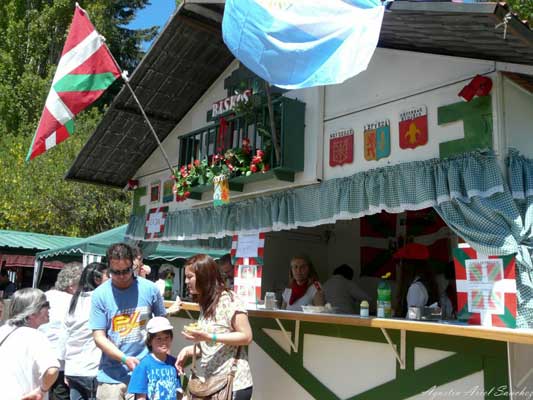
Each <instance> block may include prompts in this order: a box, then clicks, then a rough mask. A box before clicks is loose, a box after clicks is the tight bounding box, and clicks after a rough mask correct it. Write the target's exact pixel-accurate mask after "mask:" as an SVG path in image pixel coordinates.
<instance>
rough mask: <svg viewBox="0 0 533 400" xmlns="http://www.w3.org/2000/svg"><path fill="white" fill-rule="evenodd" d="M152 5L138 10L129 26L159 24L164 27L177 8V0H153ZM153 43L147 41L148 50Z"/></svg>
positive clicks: (141, 26)
mask: <svg viewBox="0 0 533 400" xmlns="http://www.w3.org/2000/svg"><path fill="white" fill-rule="evenodd" d="M151 3H152V4H151V5H149V6H147V7H146V8H144V9H143V10H140V11H138V12H137V17H136V18H135V19H134V20H133V21H132V22H131V23H130V24H129V25H128V27H129V28H133V29H138V28H149V27H151V26H154V25H158V26H159V28H160V29H162V28H163V27H164V26H165V24H166V22H167V20H168V19H169V18H170V16H171V15H172V13H173V12H174V10H175V8H176V1H175V0H152V1H151ZM150 44H151V43H145V44H144V45H143V48H144V49H145V50H147V49H148V48H149V47H150Z"/></svg>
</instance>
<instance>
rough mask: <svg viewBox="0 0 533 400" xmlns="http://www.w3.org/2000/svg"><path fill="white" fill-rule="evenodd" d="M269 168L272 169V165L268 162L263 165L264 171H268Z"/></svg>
mask: <svg viewBox="0 0 533 400" xmlns="http://www.w3.org/2000/svg"><path fill="white" fill-rule="evenodd" d="M269 169H270V167H269V166H268V164H265V165H263V170H262V172H267V171H268V170H269Z"/></svg>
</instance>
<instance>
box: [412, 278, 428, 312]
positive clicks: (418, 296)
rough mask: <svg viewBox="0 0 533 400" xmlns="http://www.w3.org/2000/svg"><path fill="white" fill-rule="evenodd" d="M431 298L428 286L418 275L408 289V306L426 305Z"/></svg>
mask: <svg viewBox="0 0 533 400" xmlns="http://www.w3.org/2000/svg"><path fill="white" fill-rule="evenodd" d="M428 300H429V295H428V291H427V289H426V286H425V285H424V284H423V283H422V282H420V277H418V276H417V277H416V278H415V280H414V281H413V283H411V286H409V290H408V291H407V307H424V306H425V305H426V304H427V302H428Z"/></svg>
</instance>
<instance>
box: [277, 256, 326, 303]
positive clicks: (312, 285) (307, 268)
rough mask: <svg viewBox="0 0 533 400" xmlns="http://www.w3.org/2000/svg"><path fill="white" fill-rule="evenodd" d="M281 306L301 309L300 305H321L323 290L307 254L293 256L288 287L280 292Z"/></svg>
mask: <svg viewBox="0 0 533 400" xmlns="http://www.w3.org/2000/svg"><path fill="white" fill-rule="evenodd" d="M282 298H283V304H282V306H281V308H284V309H287V310H292V311H302V306H308V305H313V306H323V305H324V303H325V301H324V291H323V290H322V287H321V286H320V283H319V282H318V274H317V273H316V270H315V267H313V263H312V262H311V260H310V259H309V257H307V256H303V255H302V256H295V257H293V258H292V259H291V265H290V269H289V287H288V288H287V289H285V291H284V292H283V294H282Z"/></svg>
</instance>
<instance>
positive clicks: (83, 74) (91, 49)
mask: <svg viewBox="0 0 533 400" xmlns="http://www.w3.org/2000/svg"><path fill="white" fill-rule="evenodd" d="M120 75H121V72H120V68H119V67H118V65H117V63H116V62H115V60H114V59H113V56H112V55H111V53H110V51H109V49H108V48H107V46H106V45H105V42H104V38H103V37H101V36H100V35H99V34H98V32H97V31H96V30H95V29H94V26H93V25H92V23H91V21H90V20H89V17H88V16H87V13H86V12H85V10H83V9H82V8H81V7H80V6H79V5H78V4H76V9H75V11H74V18H73V19H72V23H71V26H70V31H69V33H68V36H67V40H66V42H65V45H64V47H63V52H62V53H61V59H60V60H59V64H58V66H57V70H56V73H55V75H54V79H53V81H52V87H51V88H50V92H49V93H48V97H47V98H46V104H45V106H44V110H43V113H42V115H41V119H40V121H39V125H38V127H37V130H36V132H35V136H34V137H33V141H32V144H31V147H30V150H29V151H28V155H27V157H26V161H28V160H31V159H34V158H35V157H37V156H38V155H40V154H43V153H44V152H46V151H47V150H49V149H51V148H52V147H54V146H55V145H56V144H58V143H61V142H62V141H64V140H65V139H67V138H68V137H69V136H70V135H72V134H73V133H74V116H76V115H77V114H78V113H80V112H81V111H83V110H84V109H85V108H87V107H88V106H89V105H90V104H92V103H93V102H95V101H96V100H97V99H98V98H99V97H100V96H101V95H102V94H103V93H104V91H105V90H106V89H107V88H108V87H109V86H110V85H111V84H112V83H113V82H114V81H115V80H116V79H117V78H118V77H119V76H120Z"/></svg>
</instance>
